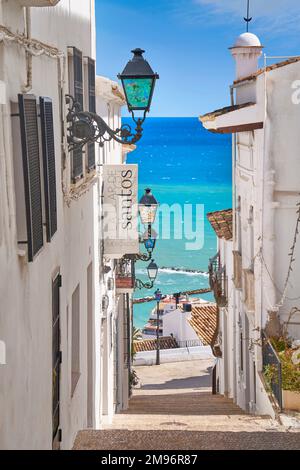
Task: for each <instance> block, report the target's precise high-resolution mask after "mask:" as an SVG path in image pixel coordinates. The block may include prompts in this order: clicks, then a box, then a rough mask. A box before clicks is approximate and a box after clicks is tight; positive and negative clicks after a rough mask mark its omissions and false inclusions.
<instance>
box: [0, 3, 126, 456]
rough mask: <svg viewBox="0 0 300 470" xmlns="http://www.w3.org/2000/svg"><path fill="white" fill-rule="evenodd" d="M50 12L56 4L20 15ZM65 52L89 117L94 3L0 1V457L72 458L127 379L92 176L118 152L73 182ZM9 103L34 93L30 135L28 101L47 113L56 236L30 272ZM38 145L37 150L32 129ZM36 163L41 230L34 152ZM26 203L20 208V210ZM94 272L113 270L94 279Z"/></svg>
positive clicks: (114, 113)
mask: <svg viewBox="0 0 300 470" xmlns="http://www.w3.org/2000/svg"><path fill="white" fill-rule="evenodd" d="M51 4H53V5H54V4H55V5H56V6H49V7H43V8H30V9H28V10H25V9H24V8H23V5H25V6H33V7H34V6H39V5H42V6H44V5H51ZM20 35H24V36H22V37H20ZM31 38H33V39H34V40H35V41H32V39H31ZM36 40H37V41H40V42H37V41H36ZM73 47H75V48H76V49H77V50H79V51H80V52H81V53H82V68H81V70H82V71H83V72H82V75H83V83H82V85H83V87H82V90H83V103H84V107H85V109H87V108H88V105H89V98H90V96H89V92H90V91H91V89H88V79H87V75H88V73H89V72H88V64H89V62H88V58H90V60H91V61H92V60H94V59H95V12H94V0H86V1H84V2H82V0H72V1H71V2H70V1H69V0H61V1H56V2H47V1H40V2H39V1H33V0H32V1H25V0H24V1H20V0H10V1H9V2H7V1H0V133H1V136H3V138H2V137H1V139H0V279H1V282H0V305H1V306H0V341H1V345H2V344H4V347H5V352H6V365H0V382H1V385H0V423H1V425H0V448H2V449H51V448H52V447H54V448H57V447H60V448H62V449H69V448H71V447H72V444H73V441H74V438H75V436H76V433H77V432H78V430H80V429H84V428H86V427H95V428H99V427H100V426H101V424H102V423H103V422H105V421H107V420H111V418H112V415H113V413H114V411H115V409H116V402H117V401H116V399H115V398H114V397H115V395H116V392H115V390H116V387H117V386H118V384H119V383H121V382H122V380H125V379H124V377H123V375H122V376H121V378H119V381H117V382H116V381H115V376H116V373H113V371H114V364H115V355H116V352H115V351H114V350H115V349H116V344H115V341H116V338H117V335H116V328H117V324H118V316H119V315H122V312H124V306H123V305H122V303H121V302H120V299H119V298H118V297H117V295H116V290H115V282H114V281H115V262H114V261H112V260H103V252H102V243H101V237H100V234H101V230H102V228H101V194H102V193H101V191H102V189H101V187H102V179H101V166H99V165H101V164H103V163H105V162H106V163H123V160H124V152H123V151H122V146H121V145H120V144H116V143H114V142H111V143H109V144H107V145H106V147H105V152H106V155H105V156H104V155H103V153H101V152H100V153H99V154H98V152H96V157H95V161H94V165H93V166H92V167H90V166H89V165H90V163H89V161H88V160H87V158H88V152H87V151H86V153H84V154H83V155H82V160H81V161H80V160H79V167H80V168H79V173H80V174H79V176H78V174H76V175H75V174H74V171H75V169H74V156H73V157H72V154H71V153H70V152H69V151H68V144H67V138H66V136H67V123H66V114H67V107H66V105H65V98H64V97H65V95H66V94H69V93H71V94H73V93H74V76H73V74H74V73H75V72H74V69H75V65H74V63H75V59H74V54H75V50H74V49H73ZM106 84H107V89H110V91H111V93H110V94H109V93H108V95H107V96H106V98H104V99H103V100H102V101H101V98H97V111H98V113H99V114H101V115H102V116H103V117H104V118H107V119H108V120H109V123H110V125H111V126H112V127H114V128H116V127H118V125H119V123H120V107H121V106H122V105H123V104H124V101H123V100H122V99H121V97H120V96H121V93H120V90H118V89H116V88H115V87H116V85H115V84H114V83H112V82H109V81H108V80H107V81H106ZM112 87H113V88H114V92H112ZM19 94H26V96H27V95H29V94H33V95H35V97H36V103H37V107H36V109H37V113H38V117H37V122H38V123H39V124H38V125H39V127H40V125H41V124H40V122H41V119H40V110H39V106H38V98H39V97H48V98H51V100H52V103H53V132H54V150H55V176H56V190H55V194H56V200H57V209H56V213H57V230H56V231H55V233H54V234H52V237H51V240H50V241H49V242H46V226H44V228H43V229H42V230H43V239H44V240H43V243H42V247H41V249H39V250H38V252H37V253H35V256H34V258H33V260H32V262H29V260H28V245H27V244H25V243H24V242H25V241H27V238H26V237H27V233H26V227H27V228H28V220H26V218H25V207H24V182H23V181H24V174H23V172H24V168H23V167H22V164H21V162H22V149H23V147H24V146H23V147H22V145H21V138H20V131H19V129H20V116H18V114H19V109H18V95H19ZM117 95H119V96H117ZM31 103H34V101H31ZM34 106H35V105H34ZM105 106H106V107H105ZM12 114H13V116H12ZM38 135H39V141H40V147H42V141H43V142H44V140H43V139H42V133H41V129H39V132H38ZM28 142H29V141H28ZM28 145H31V144H30V143H28ZM36 148H38V146H37V147H36ZM39 161H40V163H39V166H40V176H41V178H40V183H38V186H39V187H40V188H41V198H42V199H41V200H42V205H41V207H42V216H43V223H44V224H45V222H46V220H45V213H46V210H45V207H46V196H45V194H46V193H45V187H44V185H45V183H44V180H43V171H42V168H43V169H45V168H44V167H45V164H42V148H40V157H39ZM72 162H73V163H72ZM77 163H78V162H77ZM76 171H78V169H77V170H76ZM49 181H50V180H49ZM32 184H33V183H32ZM51 184H52V185H53V180H52V181H51ZM52 187H53V186H52ZM30 188H31V189H32V188H33V186H30ZM35 189H36V188H35ZM32 191H33V189H32ZM35 194H36V193H35V192H32V193H31V196H32V197H33V196H34V195H35ZM33 203H34V201H33V199H32V200H30V204H31V206H30V207H33V206H32V204H33ZM99 239H100V240H99ZM20 242H23V243H20ZM104 266H108V267H110V268H111V271H110V272H107V270H106V271H104ZM58 275H60V276H61V287H59V288H58V290H55V293H56V294H57V292H59V294H57V297H55V295H56V294H55V295H54V294H53V292H54V291H53V286H54V285H56V284H55V280H57V279H60V278H58V277H57V276H58ZM110 278H111V279H110ZM57 285H58V284H57ZM104 296H107V298H108V302H107V298H104ZM57 299H59V300H57ZM54 311H55V312H56V313H57V312H59V320H60V332H59V336H57V331H58V330H57V329H55V328H56V327H57V323H55V325H53V315H54V313H53V312H54ZM120 312H121V313H120ZM100 333H101V334H100ZM58 337H59V340H57V338H58ZM122 338H124V337H122ZM54 339H56V340H57V341H56V342H55V341H54ZM54 343H55V344H54ZM57 343H58V344H57ZM124 347H125V346H123V343H122V344H121V348H123V349H124ZM54 348H55V351H56V350H57V351H56V352H58V353H59V352H61V360H62V362H61V366H60V372H58V373H57V371H59V369H55V370H54V369H53V352H54ZM126 348H127V346H126ZM58 357H59V356H58ZM55 359H56V357H55ZM58 377H59V379H60V380H59V381H58ZM54 384H55V387H56V386H57V387H59V392H60V393H59V399H58V400H56V401H55V403H56V404H57V405H59V409H58V412H57V414H56V419H59V422H58V423H57V421H55V424H54V423H53V419H52V408H53V400H54V397H53V387H54ZM127 384H128V376H127V382H126V386H127ZM122 390H123V388H122ZM124 390H125V387H124ZM122 394H123V395H122V396H123V399H122V404H121V407H122V406H126V397H125V391H122ZM127 396H128V391H127ZM56 398H57V397H55V399H56ZM58 417H59V418H58ZM54 431H55V436H53V433H54ZM60 431H61V432H60ZM60 434H61V435H60ZM60 440H61V442H59V441H60Z"/></svg>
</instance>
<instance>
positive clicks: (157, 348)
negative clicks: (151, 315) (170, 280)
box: [154, 289, 162, 366]
mask: <svg viewBox="0 0 300 470" xmlns="http://www.w3.org/2000/svg"><path fill="white" fill-rule="evenodd" d="M154 295H155V300H156V318H157V320H156V321H157V325H156V365H157V366H159V365H160V347H159V303H160V301H161V298H162V293H161V291H160V290H159V289H157V290H156V291H155V292H154Z"/></svg>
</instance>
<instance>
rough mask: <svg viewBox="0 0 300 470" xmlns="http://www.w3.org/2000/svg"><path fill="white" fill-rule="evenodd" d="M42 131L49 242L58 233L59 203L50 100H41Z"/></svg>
mask: <svg viewBox="0 0 300 470" xmlns="http://www.w3.org/2000/svg"><path fill="white" fill-rule="evenodd" d="M40 113H41V129H42V144H43V167H44V191H45V211H46V226H47V241H48V242H50V241H51V239H52V237H53V235H54V234H55V232H56V231H57V201H56V173H55V146H54V125H53V105H52V100H51V99H50V98H40Z"/></svg>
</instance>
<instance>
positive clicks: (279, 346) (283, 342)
mask: <svg viewBox="0 0 300 470" xmlns="http://www.w3.org/2000/svg"><path fill="white" fill-rule="evenodd" d="M270 342H271V344H272V346H273V348H274V349H275V351H277V352H278V353H279V352H282V351H285V350H286V349H288V348H290V346H291V342H290V340H289V339H287V338H284V337H280V338H271V339H270Z"/></svg>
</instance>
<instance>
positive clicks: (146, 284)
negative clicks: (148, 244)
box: [135, 260, 158, 289]
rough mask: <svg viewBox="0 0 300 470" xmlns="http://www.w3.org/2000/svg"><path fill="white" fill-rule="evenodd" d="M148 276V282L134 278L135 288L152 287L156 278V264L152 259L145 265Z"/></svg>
mask: <svg viewBox="0 0 300 470" xmlns="http://www.w3.org/2000/svg"><path fill="white" fill-rule="evenodd" d="M147 272H148V277H149V280H150V282H142V281H141V280H140V279H136V280H135V287H136V288H137V289H152V287H153V286H154V282H155V279H156V278H157V273H158V266H157V264H156V263H155V261H154V260H152V261H151V263H150V264H149V266H148V267H147Z"/></svg>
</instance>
